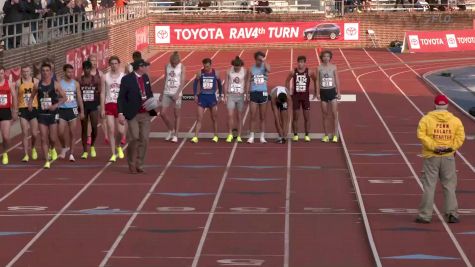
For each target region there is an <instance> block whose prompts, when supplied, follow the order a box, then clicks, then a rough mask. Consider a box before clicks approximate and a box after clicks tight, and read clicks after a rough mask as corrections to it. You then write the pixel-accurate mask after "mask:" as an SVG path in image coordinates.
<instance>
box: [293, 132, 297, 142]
mask: <svg viewBox="0 0 475 267" xmlns="http://www.w3.org/2000/svg"><path fill="white" fill-rule="evenodd" d="M292 141H294V142H298V141H299V136H298V135H297V134H294V136H293V137H292Z"/></svg>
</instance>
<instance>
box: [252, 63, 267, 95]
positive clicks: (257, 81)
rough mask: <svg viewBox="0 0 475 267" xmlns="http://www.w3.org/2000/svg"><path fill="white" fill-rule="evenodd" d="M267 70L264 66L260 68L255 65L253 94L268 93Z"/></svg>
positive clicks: (253, 70) (253, 68)
mask: <svg viewBox="0 0 475 267" xmlns="http://www.w3.org/2000/svg"><path fill="white" fill-rule="evenodd" d="M267 79H268V74H267V70H266V69H265V67H264V64H263V65H262V66H260V67H256V66H255V65H254V66H252V68H251V92H267Z"/></svg>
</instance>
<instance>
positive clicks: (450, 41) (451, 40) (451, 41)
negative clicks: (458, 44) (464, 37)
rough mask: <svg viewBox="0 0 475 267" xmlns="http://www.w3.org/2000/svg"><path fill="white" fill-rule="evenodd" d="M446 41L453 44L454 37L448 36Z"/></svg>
mask: <svg viewBox="0 0 475 267" xmlns="http://www.w3.org/2000/svg"><path fill="white" fill-rule="evenodd" d="M447 41H448V42H449V44H455V38H452V37H451V38H448V39H447Z"/></svg>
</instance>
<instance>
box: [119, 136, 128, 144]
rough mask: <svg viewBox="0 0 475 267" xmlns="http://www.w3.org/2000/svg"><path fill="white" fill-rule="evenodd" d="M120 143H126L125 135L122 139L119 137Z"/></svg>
mask: <svg viewBox="0 0 475 267" xmlns="http://www.w3.org/2000/svg"><path fill="white" fill-rule="evenodd" d="M120 144H121V145H125V144H127V138H126V137H125V135H124V136H122V139H120Z"/></svg>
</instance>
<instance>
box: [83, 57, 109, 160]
mask: <svg viewBox="0 0 475 267" xmlns="http://www.w3.org/2000/svg"><path fill="white" fill-rule="evenodd" d="M93 66H94V65H93V64H92V62H90V61H84V62H83V63H82V69H83V71H84V75H83V76H81V78H80V79H79V85H80V88H81V95H82V101H83V103H84V118H83V119H82V120H81V129H82V135H81V139H82V150H83V153H82V156H81V158H82V159H87V157H88V156H89V153H88V152H87V145H88V144H90V145H91V147H90V153H91V158H95V157H96V156H97V154H96V149H95V146H94V145H95V144H96V139H97V125H98V124H99V105H100V104H101V91H102V87H101V79H100V76H99V75H97V74H96V75H93V74H92V69H93ZM89 122H90V124H91V140H90V142H89V140H88V139H89V138H88V137H87V134H88V132H89V131H88V126H89ZM105 134H107V132H105Z"/></svg>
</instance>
